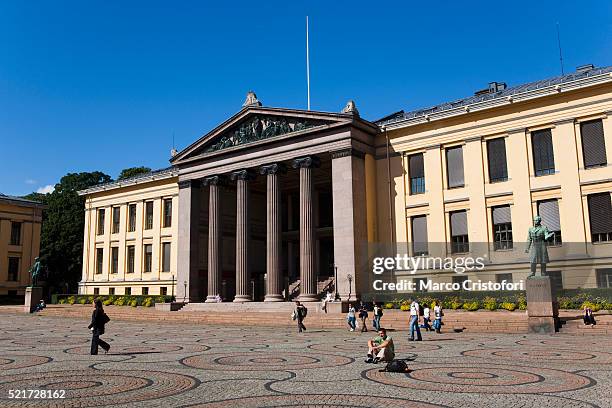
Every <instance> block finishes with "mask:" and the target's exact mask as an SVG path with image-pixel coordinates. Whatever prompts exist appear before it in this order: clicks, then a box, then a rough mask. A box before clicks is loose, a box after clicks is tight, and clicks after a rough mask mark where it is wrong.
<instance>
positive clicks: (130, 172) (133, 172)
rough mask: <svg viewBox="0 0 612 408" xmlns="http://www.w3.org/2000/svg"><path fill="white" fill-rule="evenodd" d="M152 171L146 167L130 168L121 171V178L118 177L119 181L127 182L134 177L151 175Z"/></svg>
mask: <svg viewBox="0 0 612 408" xmlns="http://www.w3.org/2000/svg"><path fill="white" fill-rule="evenodd" d="M150 171H151V169H150V168H148V167H144V166H140V167H129V168H127V169H123V170H121V173H119V177H117V181H119V180H125V179H127V178H130V177H134V176H138V175H139V174H146V173H149V172H150Z"/></svg>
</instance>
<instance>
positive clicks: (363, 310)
mask: <svg viewBox="0 0 612 408" xmlns="http://www.w3.org/2000/svg"><path fill="white" fill-rule="evenodd" d="M359 318H360V319H361V332H362V333H363V332H367V331H368V326H367V325H366V320H367V318H368V309H366V306H365V304H363V302H362V303H361V305H360V306H359Z"/></svg>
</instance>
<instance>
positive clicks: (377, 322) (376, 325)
mask: <svg viewBox="0 0 612 408" xmlns="http://www.w3.org/2000/svg"><path fill="white" fill-rule="evenodd" d="M380 318H381V316H374V320H373V321H372V325H373V326H374V329H375V330H376V331H378V330H380Z"/></svg>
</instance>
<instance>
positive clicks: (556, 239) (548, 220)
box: [538, 199, 561, 246]
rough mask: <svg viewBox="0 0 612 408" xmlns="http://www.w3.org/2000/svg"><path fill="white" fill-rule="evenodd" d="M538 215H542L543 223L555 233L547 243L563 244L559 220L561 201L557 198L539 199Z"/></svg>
mask: <svg viewBox="0 0 612 408" xmlns="http://www.w3.org/2000/svg"><path fill="white" fill-rule="evenodd" d="M538 215H539V216H540V217H542V225H544V226H545V227H548V230H549V231H550V232H552V233H554V236H553V238H551V239H550V240H549V241H548V243H547V245H549V246H556V245H561V222H560V221H559V203H558V202H557V200H556V199H555V200H546V201H538Z"/></svg>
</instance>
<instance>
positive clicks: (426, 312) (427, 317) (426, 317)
mask: <svg viewBox="0 0 612 408" xmlns="http://www.w3.org/2000/svg"><path fill="white" fill-rule="evenodd" d="M429 322H431V314H430V311H429V306H428V305H425V308H424V309H423V325H422V326H421V327H422V328H423V329H425V331H432V330H433V329H432V328H431V326H430V324H429Z"/></svg>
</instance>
